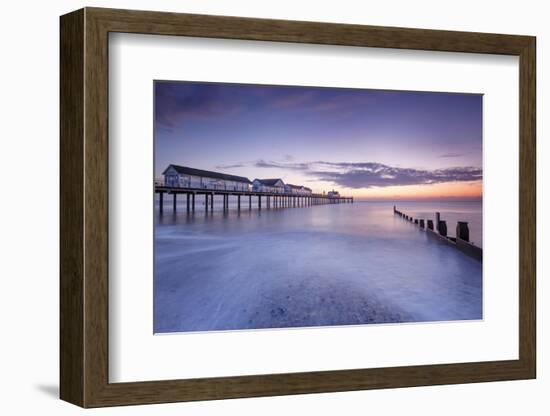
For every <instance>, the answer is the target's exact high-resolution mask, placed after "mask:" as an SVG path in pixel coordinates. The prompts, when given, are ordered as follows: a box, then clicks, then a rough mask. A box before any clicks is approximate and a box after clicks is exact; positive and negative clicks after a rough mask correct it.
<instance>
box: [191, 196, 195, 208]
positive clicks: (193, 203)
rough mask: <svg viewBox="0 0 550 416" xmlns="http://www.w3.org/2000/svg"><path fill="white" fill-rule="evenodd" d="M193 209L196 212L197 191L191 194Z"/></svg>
mask: <svg viewBox="0 0 550 416" xmlns="http://www.w3.org/2000/svg"><path fill="white" fill-rule="evenodd" d="M191 209H192V210H193V212H195V192H193V194H191Z"/></svg>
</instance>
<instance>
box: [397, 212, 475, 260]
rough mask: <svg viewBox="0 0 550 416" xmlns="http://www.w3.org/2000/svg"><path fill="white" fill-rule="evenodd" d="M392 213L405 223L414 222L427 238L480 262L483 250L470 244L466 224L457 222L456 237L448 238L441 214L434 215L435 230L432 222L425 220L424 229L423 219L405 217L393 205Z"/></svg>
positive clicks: (445, 224)
mask: <svg viewBox="0 0 550 416" xmlns="http://www.w3.org/2000/svg"><path fill="white" fill-rule="evenodd" d="M393 213H394V215H398V216H400V217H401V218H404V219H405V220H406V221H407V222H413V221H414V224H415V225H418V226H419V228H420V229H422V230H425V232H426V233H427V234H428V235H429V236H433V237H435V238H438V239H440V240H441V241H444V242H445V243H447V244H449V245H451V246H453V247H455V248H457V249H458V250H460V251H461V252H463V253H464V254H467V255H468V256H470V257H473V258H474V259H476V260H479V261H482V259H483V249H482V248H481V247H478V246H476V245H475V244H472V243H471V242H470V229H469V228H468V222H466V221H457V224H456V237H449V236H448V235H447V222H446V221H445V220H442V219H441V214H440V213H439V212H436V213H435V230H434V222H433V220H430V219H428V220H426V227H425V226H424V224H425V223H424V219H422V218H419V219H415V218H413V217H412V216H409V215H406V214H404V213H403V212H401V211H399V210H398V209H397V207H396V206H395V205H394V206H393Z"/></svg>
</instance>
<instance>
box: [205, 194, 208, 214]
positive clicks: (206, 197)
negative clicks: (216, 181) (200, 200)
mask: <svg viewBox="0 0 550 416" xmlns="http://www.w3.org/2000/svg"><path fill="white" fill-rule="evenodd" d="M204 210H205V211H206V212H208V194H204Z"/></svg>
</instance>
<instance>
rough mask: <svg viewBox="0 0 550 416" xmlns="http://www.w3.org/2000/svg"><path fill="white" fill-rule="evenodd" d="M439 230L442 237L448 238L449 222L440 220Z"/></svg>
mask: <svg viewBox="0 0 550 416" xmlns="http://www.w3.org/2000/svg"><path fill="white" fill-rule="evenodd" d="M438 229H439V234H440V235H442V236H443V237H447V221H443V220H440V221H439V227H438Z"/></svg>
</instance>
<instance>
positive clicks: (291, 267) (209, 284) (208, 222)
mask: <svg viewBox="0 0 550 416" xmlns="http://www.w3.org/2000/svg"><path fill="white" fill-rule="evenodd" d="M430 204H431V206H430ZM453 204H454V206H453ZM443 205H444V206H441V204H439V205H437V204H433V203H401V204H400V205H399V207H400V208H401V209H402V211H406V212H410V213H411V214H413V210H414V209H416V212H426V213H428V212H432V211H434V210H433V209H432V208H437V209H439V210H440V211H441V212H442V217H443V218H444V219H445V217H447V218H448V217H452V216H456V215H460V216H462V218H461V219H462V220H469V221H470V222H471V223H472V225H473V228H472V229H471V234H472V235H473V236H474V237H473V238H472V239H473V240H474V241H475V240H476V238H479V241H481V204H480V203H459V204H457V203H443ZM230 208H231V207H230ZM392 208H393V203H380V202H376V203H368V202H358V203H355V204H342V205H323V206H313V207H301V208H283V209H270V210H267V209H263V210H261V211H259V210H255V209H253V210H252V211H248V209H246V210H241V212H238V211H237V210H235V209H230V210H229V212H226V213H224V212H223V211H221V210H219V209H215V210H214V212H212V213H205V212H203V211H200V210H198V211H197V212H195V213H187V212H185V211H183V210H181V211H178V212H176V213H175V214H174V213H172V212H170V211H166V212H165V213H164V214H162V215H160V214H159V213H158V212H157V213H156V226H155V282H154V297H155V298H154V331H155V333H166V332H195V331H225V330H238V329H240V330H245V329H263V328H292V327H318V326H326V325H330V326H341V325H364V324H382V323H404V322H427V321H453V320H471V319H482V264H481V262H479V261H477V260H474V259H472V258H470V257H468V256H466V255H464V254H463V253H461V252H459V251H458V250H456V249H454V248H452V247H450V246H448V245H446V244H444V243H441V242H440V241H438V240H437V239H432V238H429V237H428V236H427V235H426V233H425V232H423V231H421V230H419V228H418V227H416V226H414V225H413V224H409V223H407V222H405V221H403V220H402V219H401V218H399V217H397V216H395V215H393V211H392ZM434 214H435V211H434ZM448 226H449V229H450V230H452V232H450V235H453V232H454V224H452V223H449V222H448ZM476 227H478V228H479V229H477V228H476ZM475 236H479V237H475Z"/></svg>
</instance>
